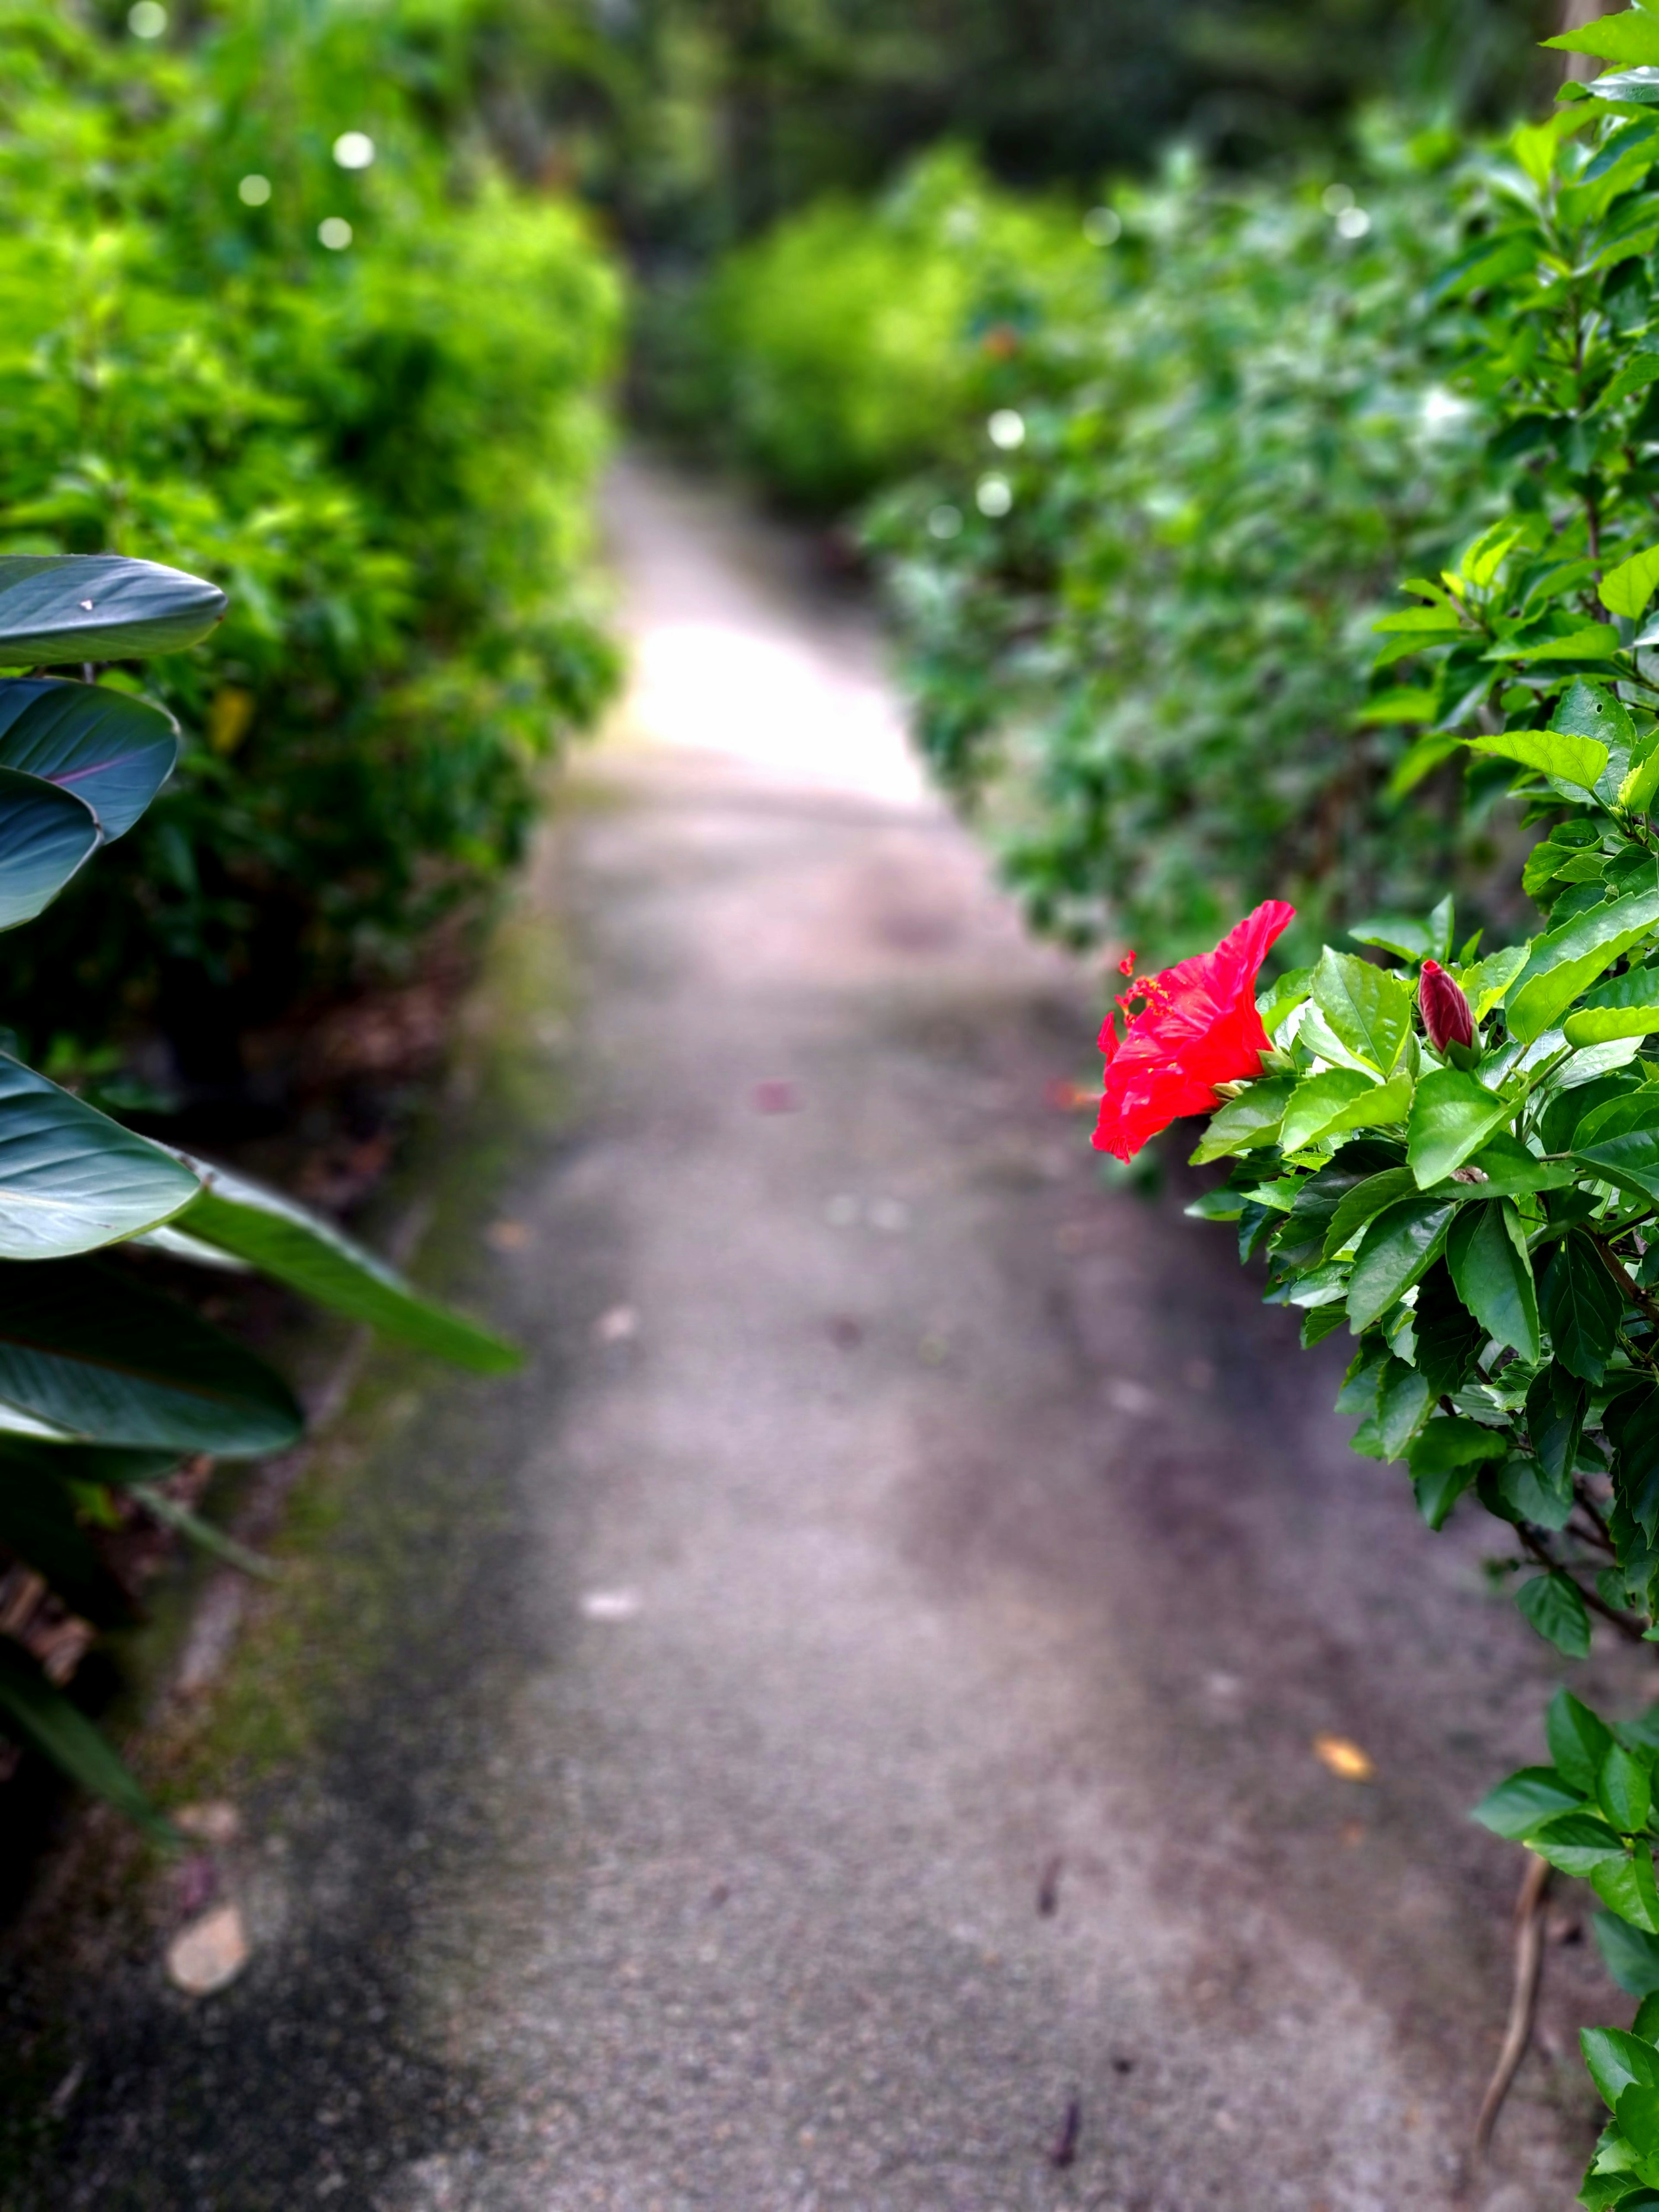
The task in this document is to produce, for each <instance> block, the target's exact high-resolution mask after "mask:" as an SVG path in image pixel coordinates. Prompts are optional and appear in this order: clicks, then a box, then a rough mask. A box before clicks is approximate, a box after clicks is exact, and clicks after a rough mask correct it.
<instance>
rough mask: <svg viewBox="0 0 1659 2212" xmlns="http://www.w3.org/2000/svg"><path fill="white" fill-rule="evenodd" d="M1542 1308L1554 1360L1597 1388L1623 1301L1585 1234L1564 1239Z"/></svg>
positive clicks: (1551, 1267) (1549, 1275) (1548, 1277)
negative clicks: (1556, 1359) (1553, 1350)
mask: <svg viewBox="0 0 1659 2212" xmlns="http://www.w3.org/2000/svg"><path fill="white" fill-rule="evenodd" d="M1541 1305H1542V1308H1543V1320H1544V1325H1545V1327H1546V1328H1547V1329H1548V1330H1549V1333H1550V1340H1551V1341H1552V1343H1553V1345H1554V1346H1555V1356H1556V1358H1558V1359H1559V1361H1560V1363H1561V1364H1562V1365H1563V1366H1564V1367H1565V1368H1567V1369H1568V1370H1570V1371H1571V1373H1573V1374H1574V1375H1579V1376H1583V1379H1584V1381H1585V1382H1586V1383H1599V1382H1600V1381H1601V1377H1602V1375H1603V1374H1604V1373H1605V1371H1606V1369H1607V1356H1608V1354H1609V1353H1610V1352H1612V1350H1613V1339H1614V1336H1615V1335H1616V1334H1617V1332H1618V1328H1619V1322H1620V1316H1621V1315H1622V1314H1623V1312H1624V1310H1625V1301H1624V1299H1623V1298H1622V1297H1620V1294H1619V1288H1618V1285H1617V1284H1615V1283H1614V1282H1613V1278H1612V1276H1611V1274H1610V1273H1609V1272H1608V1270H1607V1266H1606V1264H1605V1263H1604V1261H1602V1259H1601V1255H1600V1254H1599V1253H1598V1252H1597V1251H1596V1249H1595V1246H1594V1245H1593V1244H1592V1243H1590V1241H1589V1238H1588V1237H1585V1236H1584V1235H1583V1233H1582V1232H1581V1231H1577V1230H1575V1231H1572V1233H1571V1235H1570V1236H1567V1237H1564V1238H1563V1239H1562V1242H1561V1244H1560V1246H1559V1249H1558V1250H1557V1252H1556V1255H1555V1257H1554V1258H1553V1260H1552V1261H1551V1262H1550V1265H1549V1271H1548V1273H1547V1275H1546V1276H1545V1278H1544V1295H1543V1297H1542V1300H1541Z"/></svg>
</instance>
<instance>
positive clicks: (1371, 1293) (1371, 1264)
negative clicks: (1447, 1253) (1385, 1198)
mask: <svg viewBox="0 0 1659 2212" xmlns="http://www.w3.org/2000/svg"><path fill="white" fill-rule="evenodd" d="M1455 1210H1456V1209H1455V1206H1454V1205H1453V1204H1452V1202H1451V1201H1450V1200H1447V1199H1438V1198H1407V1199H1402V1200H1400V1201H1399V1202H1398V1203H1397V1204H1395V1205H1394V1206H1388V1207H1386V1208H1385V1209H1384V1210H1383V1212H1381V1213H1379V1214H1378V1215H1377V1216H1376V1219H1375V1220H1374V1221H1373V1222H1372V1223H1371V1225H1370V1228H1369V1229H1367V1230H1366V1231H1365V1234H1364V1237H1361V1239H1360V1241H1359V1249H1358V1251H1357V1252H1356V1253H1355V1255H1354V1261H1353V1274H1352V1277H1351V1279H1350V1281H1349V1285H1348V1320H1349V1322H1350V1323H1351V1325H1352V1328H1354V1330H1355V1331H1356V1332H1358V1330H1360V1329H1363V1328H1368V1327H1369V1326H1370V1323H1371V1322H1374V1321H1376V1320H1378V1319H1379V1318H1380V1317H1381V1316H1383V1314H1385V1313H1386V1312H1387V1311H1388V1310H1389V1307H1390V1306H1391V1305H1393V1304H1395V1301H1396V1300H1397V1299H1399V1298H1401V1297H1404V1296H1405V1294H1406V1292H1407V1291H1408V1290H1410V1288H1411V1286H1412V1285H1413V1283H1414V1282H1415V1281H1416V1280H1417V1279H1418V1277H1419V1275H1421V1274H1423V1273H1425V1271H1426V1270H1427V1269H1428V1268H1429V1267H1431V1266H1432V1265H1433V1263H1434V1261H1436V1260H1437V1258H1438V1257H1439V1254H1440V1247H1441V1245H1442V1243H1443V1242H1444V1241H1445V1236H1446V1231H1447V1229H1448V1227H1449V1225H1450V1222H1451V1218H1452V1215H1453V1213H1454V1212H1455Z"/></svg>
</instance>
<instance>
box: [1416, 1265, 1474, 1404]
mask: <svg viewBox="0 0 1659 2212" xmlns="http://www.w3.org/2000/svg"><path fill="white" fill-rule="evenodd" d="M1416 1329H1417V1364H1418V1368H1419V1371H1420V1372H1421V1374H1422V1376H1423V1378H1424V1380H1425V1382H1426V1383H1427V1384H1428V1386H1429V1389H1430V1391H1431V1394H1432V1395H1434V1396H1435V1397H1437V1398H1443V1397H1449V1396H1450V1395H1451V1394H1452V1393H1453V1392H1454V1391H1455V1390H1460V1389H1462V1386H1463V1383H1464V1382H1465V1380H1466V1379H1467V1378H1468V1372H1469V1370H1470V1368H1471V1367H1472V1366H1473V1365H1474V1361H1475V1359H1476V1358H1477V1356H1478V1355H1479V1353H1480V1347H1481V1346H1482V1345H1483V1344H1484V1343H1485V1342H1486V1330H1485V1329H1484V1328H1482V1327H1481V1326H1480V1322H1478V1321H1476V1320H1475V1318H1474V1315H1473V1314H1472V1313H1470V1311H1469V1310H1468V1307H1467V1306H1466V1305H1465V1304H1463V1301H1462V1298H1460V1297H1458V1295H1457V1292H1456V1291H1455V1289H1454V1288H1453V1285H1452V1279H1451V1275H1450V1273H1449V1270H1448V1269H1447V1267H1446V1265H1445V1263H1444V1261H1436V1263H1435V1265H1434V1266H1433V1267H1431V1268H1430V1269H1429V1272H1428V1273H1427V1274H1426V1275H1425V1276H1424V1278H1423V1279H1422V1281H1421V1282H1420V1283H1419V1285H1418V1287H1417V1323H1416Z"/></svg>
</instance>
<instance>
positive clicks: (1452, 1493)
mask: <svg viewBox="0 0 1659 2212" xmlns="http://www.w3.org/2000/svg"><path fill="white" fill-rule="evenodd" d="M1507 1449H1508V1442H1507V1439H1506V1437H1505V1436H1504V1432H1503V1431H1502V1430H1500V1429H1488V1428H1483V1427H1482V1426H1481V1425H1480V1422H1479V1421H1472V1420H1470V1419H1468V1418H1467V1416H1466V1415H1464V1414H1462V1413H1458V1414H1449V1415H1446V1416H1444V1417H1443V1418H1438V1419H1434V1420H1431V1422H1430V1423H1429V1425H1428V1426H1427V1427H1426V1428H1425V1429H1424V1430H1422V1431H1420V1433H1419V1435H1418V1437H1416V1439H1415V1441H1414V1442H1413V1445H1412V1448H1411V1452H1410V1455H1409V1459H1410V1465H1411V1471H1412V1487H1413V1490H1414V1492H1415V1493H1416V1497H1417V1510H1418V1511H1419V1513H1420V1514H1421V1515H1422V1516H1423V1518H1424V1519H1425V1521H1426V1522H1428V1524H1429V1526H1430V1528H1444V1526H1445V1524H1446V1520H1447V1516H1449V1513H1450V1512H1451V1510H1452V1508H1453V1506H1454V1505H1455V1504H1456V1503H1457V1501H1458V1499H1459V1498H1461V1497H1462V1495H1463V1492H1465V1491H1466V1490H1467V1489H1468V1486H1469V1485H1470V1484H1471V1483H1472V1482H1473V1481H1474V1478H1475V1474H1476V1473H1477V1471H1478V1470H1479V1469H1480V1468H1482V1467H1486V1466H1488V1465H1490V1464H1491V1462H1492V1461H1494V1460H1500V1459H1502V1458H1503V1457H1504V1453H1505V1452H1506V1450H1507Z"/></svg>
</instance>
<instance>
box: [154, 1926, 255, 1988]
mask: <svg viewBox="0 0 1659 2212" xmlns="http://www.w3.org/2000/svg"><path fill="white" fill-rule="evenodd" d="M247 1962H248V1941H247V1931H246V1929H244V1927H243V1925H242V1916H241V1913H240V1910H239V1909H238V1908H237V1907H236V1906H235V1905H216V1907H215V1908H214V1910H213V1911H211V1912H204V1914H203V1915H202V1917H201V1918H200V1919H199V1920H192V1921H191V1923H190V1924H189V1926H188V1927H186V1928H181V1929H179V1933H178V1934H177V1935H176V1936H174V1937H173V1941H172V1942H171V1943H169V1944H168V1946H167V1979H168V1980H169V1981H170V1982H171V1983H172V1984H173V1987H174V1989H176V1990H183V1991H184V1993H185V1996H191V1997H207V1996H212V1995H213V1993H214V1991H215V1990H222V1989H227V1988H228V1987H229V1985H230V1984H231V1983H232V1982H234V1980H235V1978H236V1977H237V1976H238V1974H240V1972H241V1971H242V1969H243V1967H244V1966H246V1964H247Z"/></svg>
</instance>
